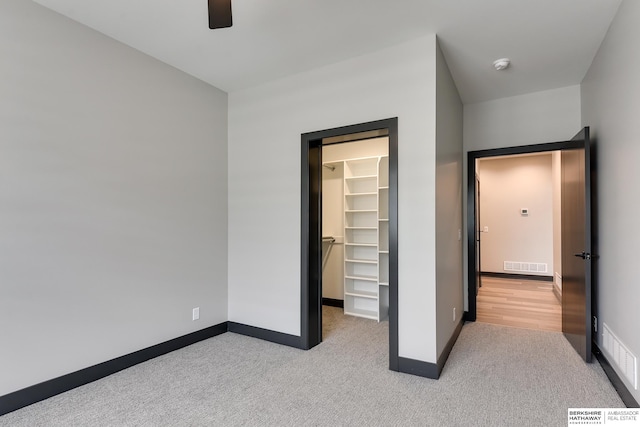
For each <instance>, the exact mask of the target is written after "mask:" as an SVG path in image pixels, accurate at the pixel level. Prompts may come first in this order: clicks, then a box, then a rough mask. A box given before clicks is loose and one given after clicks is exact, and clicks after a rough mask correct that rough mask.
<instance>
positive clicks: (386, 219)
mask: <svg viewBox="0 0 640 427" xmlns="http://www.w3.org/2000/svg"><path fill="white" fill-rule="evenodd" d="M378 221H380V222H389V218H378Z"/></svg>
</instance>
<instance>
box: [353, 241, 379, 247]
mask: <svg viewBox="0 0 640 427" xmlns="http://www.w3.org/2000/svg"><path fill="white" fill-rule="evenodd" d="M345 245H347V246H364V247H369V248H377V247H378V244H377V243H356V242H349V243H345Z"/></svg>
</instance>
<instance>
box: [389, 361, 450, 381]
mask: <svg viewBox="0 0 640 427" xmlns="http://www.w3.org/2000/svg"><path fill="white" fill-rule="evenodd" d="M398 372H402V373H403V374H411V375H417V376H419V377H425V378H431V379H433V380H437V379H438V376H439V375H440V373H439V372H438V365H436V364H435V363H429V362H423V361H422V360H415V359H409V358H408V357H398Z"/></svg>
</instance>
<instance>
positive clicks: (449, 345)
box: [438, 319, 464, 378]
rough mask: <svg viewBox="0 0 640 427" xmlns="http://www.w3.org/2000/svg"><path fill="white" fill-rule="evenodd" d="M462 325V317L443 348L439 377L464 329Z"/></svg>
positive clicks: (439, 358)
mask: <svg viewBox="0 0 640 427" xmlns="http://www.w3.org/2000/svg"><path fill="white" fill-rule="evenodd" d="M462 325H464V321H463V320H462V319H461V320H460V321H459V322H458V325H457V326H456V329H455V330H454V331H453V334H452V335H451V338H449V341H448V342H447V345H446V346H445V347H444V350H442V354H440V357H438V378H439V377H440V373H442V370H443V369H444V364H445V363H446V362H447V359H448V358H449V355H450V354H451V350H453V346H454V345H455V343H456V341H458V337H459V336H460V331H462Z"/></svg>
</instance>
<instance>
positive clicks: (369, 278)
mask: <svg viewBox="0 0 640 427" xmlns="http://www.w3.org/2000/svg"><path fill="white" fill-rule="evenodd" d="M344 278H345V279H352V280H363V281H365V282H377V281H378V277H377V276H349V275H345V276H344Z"/></svg>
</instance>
